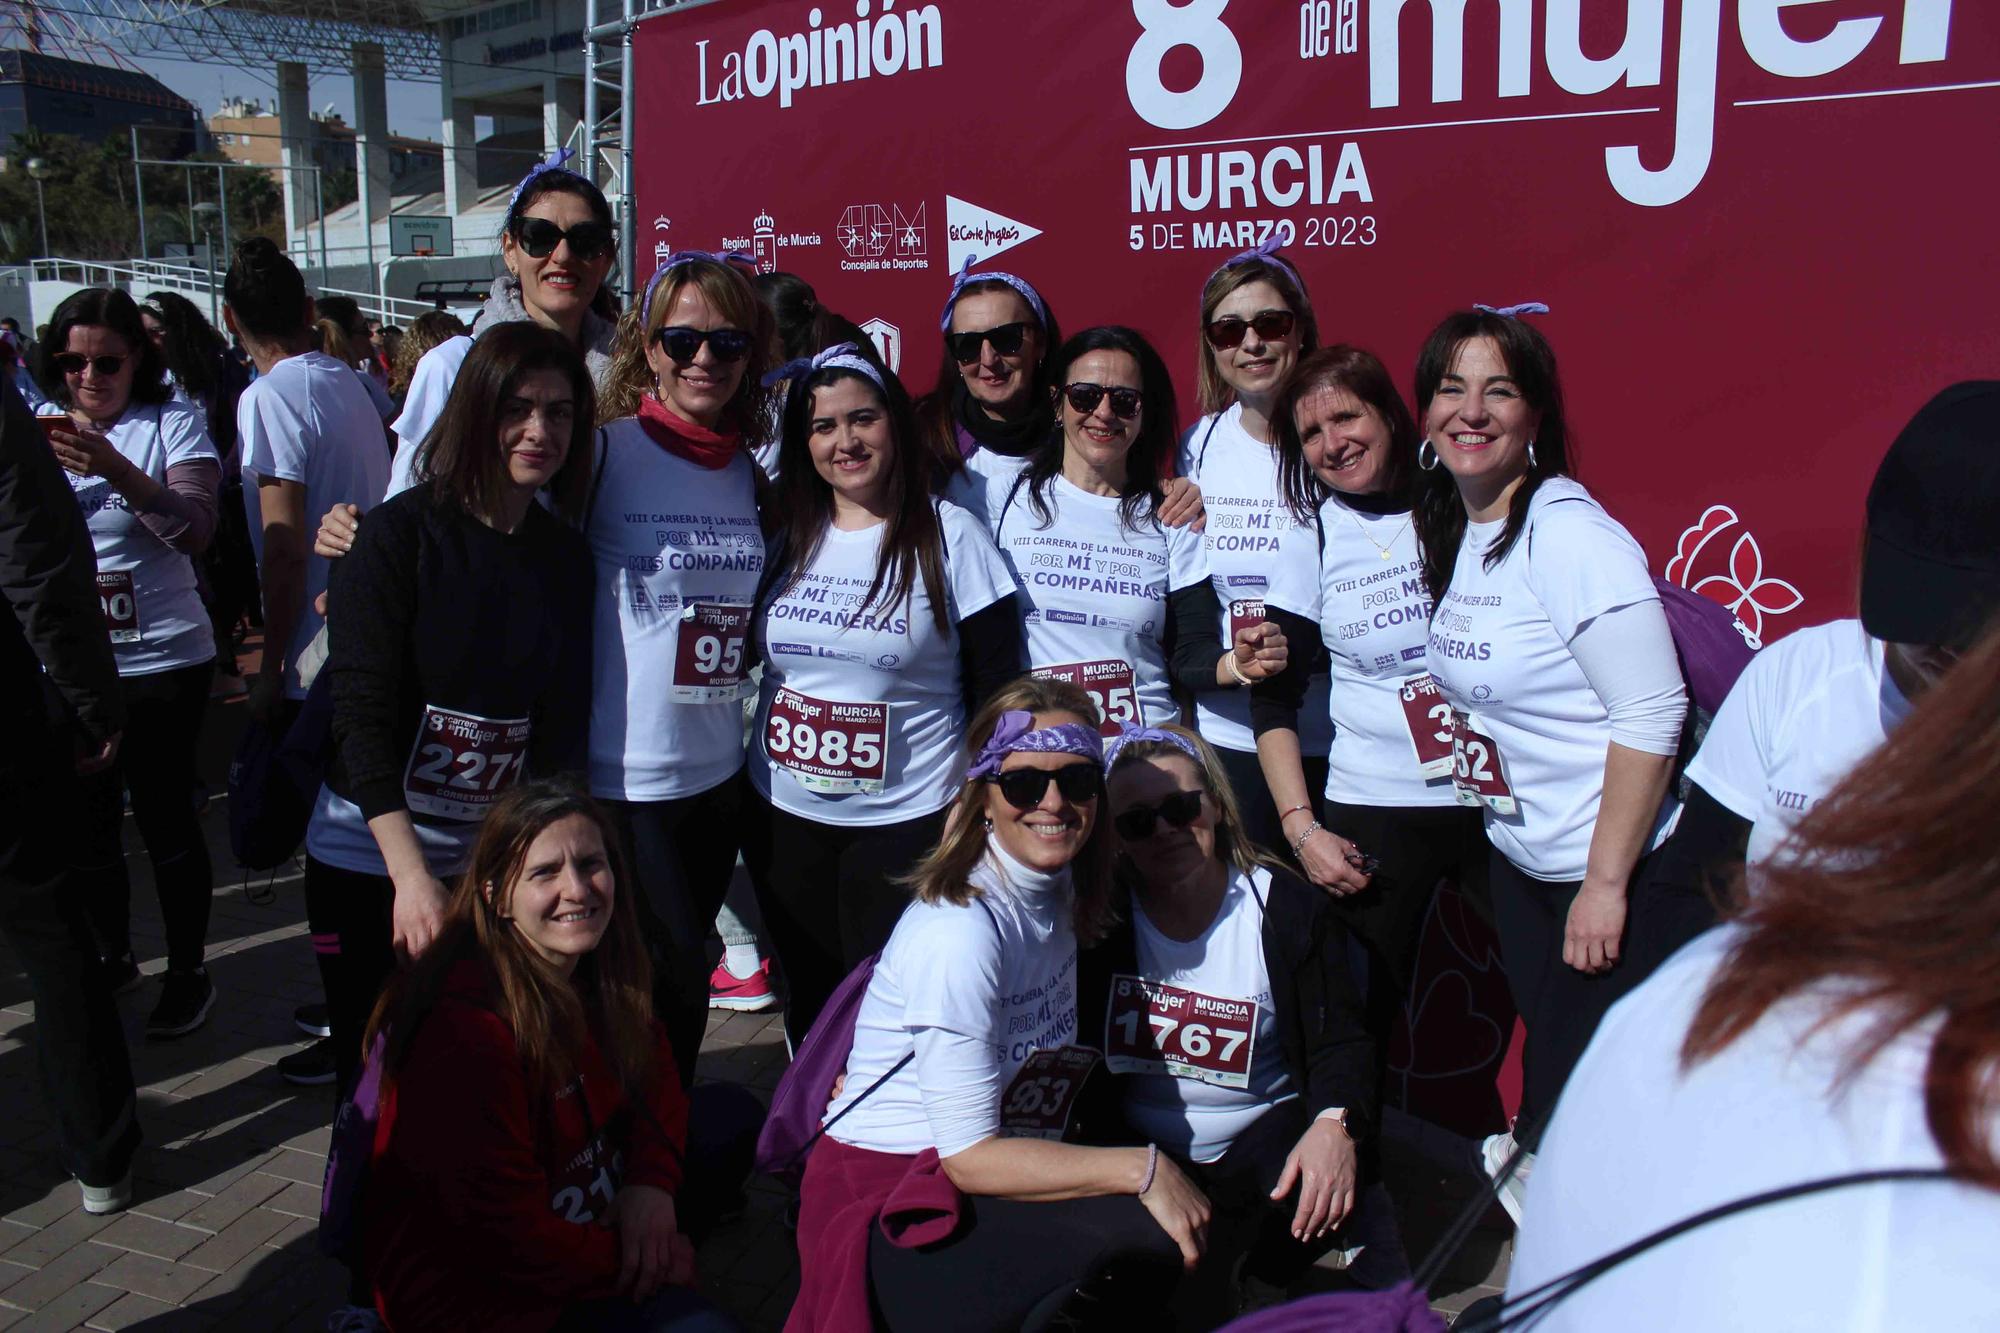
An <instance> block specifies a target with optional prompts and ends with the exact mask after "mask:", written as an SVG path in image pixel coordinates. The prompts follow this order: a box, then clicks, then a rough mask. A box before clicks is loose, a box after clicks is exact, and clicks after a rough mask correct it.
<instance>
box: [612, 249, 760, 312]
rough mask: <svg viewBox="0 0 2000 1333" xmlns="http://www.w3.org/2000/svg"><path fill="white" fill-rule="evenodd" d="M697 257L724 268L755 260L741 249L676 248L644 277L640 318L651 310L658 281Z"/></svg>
mask: <svg viewBox="0 0 2000 1333" xmlns="http://www.w3.org/2000/svg"><path fill="white" fill-rule="evenodd" d="M697 259H710V260H713V261H715V262H716V263H718V264H720V265H722V266H723V267H724V268H728V267H729V266H730V265H731V264H732V263H735V262H739V261H741V260H745V259H749V260H750V262H751V263H753V264H754V263H756V262H757V261H756V260H755V259H752V258H751V256H749V255H747V254H745V253H744V252H743V251H741V250H676V251H674V252H673V253H672V254H670V255H668V256H667V262H666V263H664V264H662V265H660V266H659V267H658V268H656V269H654V270H653V276H652V277H650V278H648V279H646V293H645V295H643V296H641V297H640V298H639V317H640V318H641V319H644V318H645V317H646V316H647V315H648V314H650V313H651V312H652V309H653V293H654V292H657V291H658V290H660V283H661V282H663V281H664V280H665V279H666V276H667V274H668V273H670V272H672V271H673V270H675V269H677V268H684V267H686V266H687V265H689V264H692V263H694V262H695V261H696V260H697Z"/></svg>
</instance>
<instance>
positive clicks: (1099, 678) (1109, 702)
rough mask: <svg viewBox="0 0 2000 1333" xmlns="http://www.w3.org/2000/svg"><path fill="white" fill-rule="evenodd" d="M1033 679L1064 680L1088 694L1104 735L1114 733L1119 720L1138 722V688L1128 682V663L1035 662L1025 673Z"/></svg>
mask: <svg viewBox="0 0 2000 1333" xmlns="http://www.w3.org/2000/svg"><path fill="white" fill-rule="evenodd" d="M1029 674H1030V675H1032V676H1034V678H1035V679H1036V680H1066V681H1068V682H1069V683H1070V684H1072V685H1075V686H1077V687H1078V688H1080V689H1081V690H1082V691H1083V692H1084V693H1085V694H1087V695H1089V696H1090V701H1091V702H1092V703H1094V704H1096V705H1097V717H1098V723H1097V729H1098V731H1099V732H1101V733H1102V734H1104V735H1106V736H1116V735H1117V734H1118V724H1119V723H1120V722H1131V723H1133V724H1135V725H1136V724H1138V723H1140V722H1143V721H1145V719H1144V718H1142V717H1141V716H1140V715H1139V691H1138V690H1137V688H1135V687H1134V685H1133V683H1132V664H1131V663H1130V662H1121V661H1118V660H1117V659H1115V658H1110V659H1106V660H1104V661H1099V662H1063V663H1061V664H1059V665H1057V666H1038V667H1036V668H1035V669H1034V670H1033V671H1032V672H1030V673H1029Z"/></svg>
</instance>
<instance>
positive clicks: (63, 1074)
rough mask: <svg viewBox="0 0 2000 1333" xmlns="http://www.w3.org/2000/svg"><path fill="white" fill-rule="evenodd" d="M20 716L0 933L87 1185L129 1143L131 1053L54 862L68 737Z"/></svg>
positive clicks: (134, 1139)
mask: <svg viewBox="0 0 2000 1333" xmlns="http://www.w3.org/2000/svg"><path fill="white" fill-rule="evenodd" d="M36 702H37V703H39V700H37V701H36ZM9 712H10V713H11V712H15V710H12V709H10V710H9ZM29 713H30V710H29V709H28V708H22V709H20V710H18V715H19V721H18V722H17V723H16V724H15V725H14V726H13V727H11V728H10V731H11V734H10V735H8V737H7V738H6V742H5V746H6V754H5V756H4V760H3V761H0V935H4V936H5V937H6V940H7V943H8V944H9V945H10V946H11V947H12V948H13V950H14V954H15V956H16V957H17V958H19V959H20V962H21V968H22V970H23V971H25V972H26V973H27V976H28V991H29V995H30V997H31V998H32V999H33V1000H34V1005H35V1022H34V1029H33V1032H34V1043H35V1059H36V1063H37V1065H38V1066H39V1067H40V1072H41V1080H42V1094H43V1095H44V1096H45V1097H47V1098H48V1101H49V1107H50V1110H51V1111H52V1112H53V1113H54V1116H55V1122H56V1130H57V1133H58V1134H59V1136H60V1137H61V1140H62V1155H63V1165H64V1166H65V1167H66V1168H67V1169H68V1170H69V1171H70V1172H71V1173H72V1174H74V1175H75V1176H76V1177H77V1178H78V1179H79V1180H81V1181H83V1182H84V1183H85V1184H86V1185H113V1184H116V1183H117V1182H118V1181H119V1180H121V1179H123V1178H124V1176H125V1173H126V1171H128V1170H129V1169H130V1168H131V1165H132V1155H133V1154H134V1153H135V1152H137V1151H138V1148H139V1122H138V1119H137V1116H136V1112H137V1109H138V1102H137V1096H136V1094H135V1092H134V1091H133V1086H132V1062H131V1058H130V1056H129V1055H128V1054H127V1052H126V1050H125V1030H124V1028H123V1027H122V1026H120V1024H119V1021H118V1011H117V1008H116V1007H115V1006H114V1005H113V1004H112V1001H111V991H110V989H109V987H108V986H107V985H106V984H105V979H104V974H103V972H102V971H101V970H100V969H99V967H98V965H97V946H96V942H95V941H94V940H93V939H92V937H91V931H90V925H89V923H88V921H87V920H86V919H85V915H84V912H83V908H82V903H81V902H80V900H79V899H78V897H77V896H76V894H74V893H73V892H71V891H70V887H69V886H70V880H69V872H68V870H67V868H66V867H65V865H64V858H63V851H62V844H63V838H64V836H65V830H66V828H67V827H68V824H67V821H65V819H64V817H63V803H64V802H65V801H68V800H71V799H73V796H72V787H71V779H70V778H69V776H68V775H69V771H70V770H69V763H70V760H69V756H68V754H67V753H66V752H65V751H66V741H64V739H63V738H59V737H57V736H56V735H54V734H53V733H51V732H50V731H49V730H48V729H47V728H46V727H45V726H43V725H42V724H41V723H40V721H39V719H37V718H34V717H32V716H30V715H29Z"/></svg>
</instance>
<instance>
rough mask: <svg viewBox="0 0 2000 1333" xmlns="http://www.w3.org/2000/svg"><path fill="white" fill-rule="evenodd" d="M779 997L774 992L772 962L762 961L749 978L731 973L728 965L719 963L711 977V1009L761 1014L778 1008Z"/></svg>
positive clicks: (709, 980) (709, 994)
mask: <svg viewBox="0 0 2000 1333" xmlns="http://www.w3.org/2000/svg"><path fill="white" fill-rule="evenodd" d="M777 1003H778V994H777V992H776V991H774V990H772V989H771V960H770V959H768V958H764V959H760V960H758V963H757V970H756V971H755V972H752V973H751V974H750V975H749V976H747V977H737V976H734V975H733V974H731V972H730V971H729V968H728V966H727V965H726V964H723V963H717V964H716V965H715V971H713V972H711V973H709V974H708V1007H709V1008H711V1009H734V1010H737V1011H739V1012H741V1013H758V1012H760V1011H762V1010H765V1009H771V1008H775V1007H776V1006H777Z"/></svg>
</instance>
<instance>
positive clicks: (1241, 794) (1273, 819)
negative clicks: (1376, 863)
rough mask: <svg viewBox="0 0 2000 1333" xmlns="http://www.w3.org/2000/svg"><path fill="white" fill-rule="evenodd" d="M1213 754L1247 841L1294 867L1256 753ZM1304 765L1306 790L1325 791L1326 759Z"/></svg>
mask: <svg viewBox="0 0 2000 1333" xmlns="http://www.w3.org/2000/svg"><path fill="white" fill-rule="evenodd" d="M1215 753H1216V754H1217V755H1219V756H1221V759H1222V771H1223V772H1224V773H1227V774H1228V775H1229V788H1230V790H1231V791H1233V792H1234V793H1235V794H1236V809H1237V812H1238V813H1239V814H1241V815H1242V816H1243V831H1244V832H1245V833H1247V834H1249V835H1250V841H1252V842H1254V843H1256V844H1257V845H1258V846H1259V847H1262V848H1263V849H1264V850H1265V851H1267V852H1270V853H1271V854H1272V855H1274V856H1281V857H1283V858H1284V859H1285V860H1286V861H1287V862H1289V863H1291V864H1292V865H1293V866H1294V867H1296V865H1297V863H1298V858H1297V857H1295V856H1293V855H1292V844H1291V840H1290V839H1289V838H1287V837H1285V827H1284V824H1283V822H1282V821H1280V820H1279V818H1278V806H1277V802H1275V801H1273V800H1272V799H1271V789H1270V787H1269V786H1267V785H1266V784H1265V782H1264V766H1263V765H1262V764H1261V763H1259V762H1258V760H1257V752H1256V751H1255V750H1225V749H1223V748H1222V747H1221V746H1219V745H1218V746H1216V747H1215ZM1303 763H1304V766H1305V774H1306V790H1307V791H1309V792H1321V791H1325V790H1326V756H1325V755H1320V756H1318V757H1317V758H1315V757H1314V756H1312V755H1306V756H1305V757H1304V760H1303ZM1294 827H1302V826H1299V825H1295V826H1294ZM1371 850H1372V849H1371Z"/></svg>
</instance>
